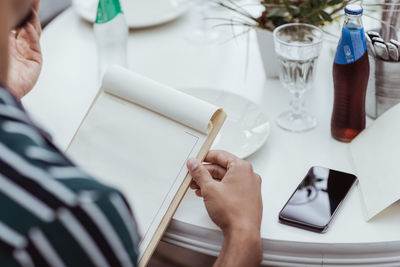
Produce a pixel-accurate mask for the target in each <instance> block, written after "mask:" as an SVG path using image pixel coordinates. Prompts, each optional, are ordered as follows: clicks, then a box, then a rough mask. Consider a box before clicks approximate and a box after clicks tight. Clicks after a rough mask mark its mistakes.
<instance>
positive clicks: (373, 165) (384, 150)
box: [350, 105, 400, 220]
mask: <svg viewBox="0 0 400 267" xmlns="http://www.w3.org/2000/svg"><path fill="white" fill-rule="evenodd" d="M350 153H351V156H352V159H353V163H354V167H355V169H356V172H357V177H358V179H359V189H360V192H361V194H360V195H361V198H362V203H363V205H364V208H365V215H366V218H367V220H370V219H372V218H373V217H374V216H375V215H377V214H378V213H380V212H381V211H383V210H384V209H386V208H387V207H389V206H390V205H392V204H393V203H394V202H396V201H397V200H399V199H400V190H399V188H400V163H399V158H400V157H399V156H400V105H396V106H395V107H393V108H391V109H390V110H388V111H387V112H386V113H384V114H383V115H382V116H381V117H379V118H378V119H377V120H376V121H375V122H374V123H373V124H372V125H371V126H369V127H368V128H367V129H365V130H364V131H363V132H362V133H361V134H359V135H358V136H357V138H355V139H354V140H353V141H352V142H351V144H350Z"/></svg>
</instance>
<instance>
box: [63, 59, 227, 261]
mask: <svg viewBox="0 0 400 267" xmlns="http://www.w3.org/2000/svg"><path fill="white" fill-rule="evenodd" d="M225 118H226V115H225V113H224V112H223V111H222V110H221V109H219V108H218V107H216V106H213V105H211V104H209V103H207V102H204V101H202V100H199V99H197V98H194V97H192V96H189V95H186V94H184V93H182V92H180V91H177V90H174V89H172V88H169V87H167V86H164V85H161V84H159V83H157V82H155V81H152V80H150V79H148V78H145V77H143V76H141V75H138V74H136V73H133V72H130V71H128V70H125V69H122V68H120V67H111V68H110V69H109V70H108V71H107V73H106V75H105V78H104V80H103V86H102V89H101V90H100V92H99V94H98V96H97V97H96V99H95V101H94V103H93V104H92V106H91V108H90V109H89V112H88V113H87V115H86V116H85V118H84V120H83V122H82V124H81V126H80V127H79V129H78V131H77V132H76V134H75V136H74V138H73V140H72V142H71V144H70V146H69V148H68V153H69V155H71V157H72V158H73V159H75V160H76V161H77V162H78V164H80V165H81V166H82V167H83V168H85V169H86V170H88V171H89V172H91V173H92V174H93V175H95V176H96V177H98V178H99V179H100V180H102V181H103V182H105V183H107V184H110V185H112V186H114V187H116V188H118V189H119V190H121V191H122V192H123V193H124V195H125V196H126V197H127V199H128V202H129V203H130V204H131V206H132V207H133V210H134V213H135V216H136V219H137V221H138V227H139V231H140V233H141V235H142V239H141V241H140V245H139V246H140V247H139V250H140V256H139V258H140V265H141V266H144V265H145V264H146V263H147V261H148V259H149V258H150V256H151V254H152V252H153V251H154V249H155V247H156V245H157V243H158V241H159V240H160V238H161V236H162V234H163V232H164V231H165V229H166V227H167V225H168V223H169V221H170V219H171V218H172V216H173V214H174V212H175V210H176V208H177V206H178V205H179V203H180V201H181V199H182V197H183V196H184V194H185V192H186V190H187V187H188V185H189V183H190V177H189V175H188V174H187V169H186V161H187V159H188V158H190V157H197V158H198V159H199V160H203V159H204V157H205V155H206V153H207V152H208V150H209V149H210V146H211V144H212V142H213V140H214V139H215V137H216V135H217V133H218V131H219V130H220V128H221V126H222V124H223V122H224V120H225Z"/></svg>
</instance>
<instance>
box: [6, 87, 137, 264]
mask: <svg viewBox="0 0 400 267" xmlns="http://www.w3.org/2000/svg"><path fill="white" fill-rule="evenodd" d="M0 209H1V212H0V266H1V267H6V266H21V267H31V266H36V267H46V266H54V267H63V266H74V267H79V266H84V267H90V266H98V267H100V266H112V267H114V266H115V267H117V266H128V267H129V266H136V265H137V257H138V251H137V248H138V243H139V236H138V234H137V226H136V223H135V220H134V217H133V214H132V213H131V210H130V208H129V205H128V204H127V202H126V200H125V198H124V197H123V196H122V195H121V193H120V192H119V191H117V190H116V189H114V188H112V187H109V186H107V185H104V184H101V183H99V182H98V181H96V180H95V179H93V178H92V177H90V176H89V175H88V174H86V173H85V172H84V171H82V170H81V169H79V168H77V167H76V166H74V164H73V163H72V162H71V161H70V160H69V159H68V158H67V157H66V156H65V155H64V154H63V153H61V152H60V151H59V150H58V149H57V148H56V147H55V146H54V145H53V144H52V143H51V141H50V139H49V138H48V136H47V134H46V133H45V132H44V131H42V130H41V129H40V128H38V127H37V126H35V124H34V123H32V121H31V119H30V118H29V117H28V115H27V114H26V113H25V111H24V110H23V108H22V106H21V105H20V103H19V102H17V101H16V100H15V99H14V98H13V97H12V96H11V94H10V93H8V91H6V90H5V89H3V88H1V87H0Z"/></svg>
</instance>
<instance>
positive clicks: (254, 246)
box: [214, 231, 262, 267]
mask: <svg viewBox="0 0 400 267" xmlns="http://www.w3.org/2000/svg"><path fill="white" fill-rule="evenodd" d="M261 260H262V245H261V238H260V234H259V233H257V232H255V233H248V232H245V231H235V232H232V233H229V234H225V235H224V243H223V245H222V250H221V253H220V255H219V257H218V259H217V261H216V262H215V264H214V267H225V266H230V267H231V266H259V265H260V263H261Z"/></svg>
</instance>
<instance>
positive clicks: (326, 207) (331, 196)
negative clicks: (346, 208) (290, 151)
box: [279, 167, 357, 233]
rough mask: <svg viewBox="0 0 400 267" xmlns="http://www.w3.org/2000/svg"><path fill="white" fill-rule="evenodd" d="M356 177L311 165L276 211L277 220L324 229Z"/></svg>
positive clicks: (309, 227) (308, 228)
mask: <svg viewBox="0 0 400 267" xmlns="http://www.w3.org/2000/svg"><path fill="white" fill-rule="evenodd" d="M356 181H357V177H356V176H354V175H352V174H349V173H345V172H340V171H335V170H331V169H328V168H324V167H312V168H311V169H310V170H309V171H308V173H307V175H306V177H304V179H303V181H302V182H301V183H300V185H299V186H298V187H297V189H296V190H295V191H294V193H293V194H292V196H291V197H290V199H289V200H288V202H287V203H286V204H285V206H284V207H283V209H282V210H281V212H280V213H279V221H280V222H281V223H284V224H287V225H291V226H295V227H300V228H302V229H305V230H310V231H314V232H318V233H324V232H326V231H327V229H328V226H329V224H330V222H331V221H332V218H333V217H334V216H335V214H336V212H337V211H338V209H339V208H340V206H341V205H342V203H343V201H344V199H345V198H346V196H347V194H348V193H349V191H350V189H351V188H352V186H353V185H354V184H355V183H356Z"/></svg>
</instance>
